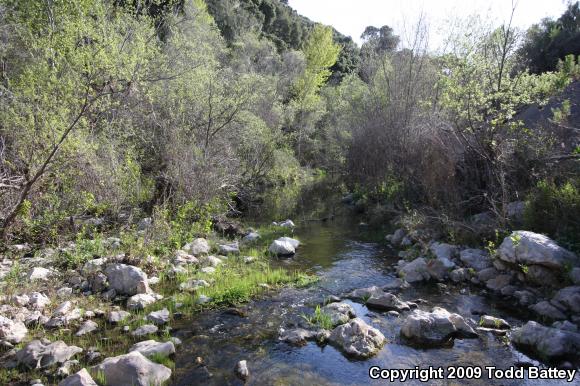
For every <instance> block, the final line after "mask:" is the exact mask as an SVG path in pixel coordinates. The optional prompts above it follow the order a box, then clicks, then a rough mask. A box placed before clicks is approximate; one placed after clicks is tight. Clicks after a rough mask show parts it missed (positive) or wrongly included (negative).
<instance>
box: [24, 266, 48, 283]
mask: <svg viewBox="0 0 580 386" xmlns="http://www.w3.org/2000/svg"><path fill="white" fill-rule="evenodd" d="M50 276H52V271H51V270H50V269H46V268H43V267H34V268H33V269H32V271H31V272H30V275H29V276H28V279H29V280H30V281H37V280H48V278H49V277H50Z"/></svg>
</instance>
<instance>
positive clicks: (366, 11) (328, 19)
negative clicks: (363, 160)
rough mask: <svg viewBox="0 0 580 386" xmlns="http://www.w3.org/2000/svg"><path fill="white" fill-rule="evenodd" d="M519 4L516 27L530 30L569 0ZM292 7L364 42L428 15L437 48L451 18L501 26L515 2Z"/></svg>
mask: <svg viewBox="0 0 580 386" xmlns="http://www.w3.org/2000/svg"><path fill="white" fill-rule="evenodd" d="M514 1H517V7H516V12H515V15H514V24H515V25H516V26H518V27H520V28H527V27H529V26H531V25H532V24H534V23H537V22H539V21H540V20H541V19H543V18H545V17H555V18H557V17H559V16H560V15H561V14H562V13H563V12H564V11H565V9H566V4H567V0H514ZM289 4H290V6H292V8H294V9H295V10H297V11H298V13H300V14H301V15H304V16H306V17H308V18H309V19H311V20H313V21H316V22H319V23H323V24H328V25H332V26H333V27H334V28H336V29H337V30H338V31H339V32H341V33H342V34H344V35H347V36H351V37H352V38H353V39H354V40H355V42H357V43H359V44H360V43H361V41H360V35H361V34H362V32H363V31H364V29H365V28H366V27H367V26H369V25H372V26H375V27H381V26H383V25H388V26H390V27H392V28H393V29H394V30H395V33H396V34H398V35H403V31H404V30H405V29H406V30H409V27H411V26H412V25H413V24H414V23H415V21H416V20H418V18H419V15H421V14H423V15H425V16H426V20H427V23H428V25H429V27H430V29H429V31H430V32H429V45H430V48H431V49H437V48H438V47H439V46H440V45H441V44H442V42H443V40H444V38H445V37H444V32H443V27H442V26H444V25H446V22H447V21H448V20H449V19H450V18H456V17H460V18H461V17H467V16H470V15H473V14H479V15H481V16H485V17H488V18H490V19H491V20H493V21H495V22H496V23H497V24H498V25H499V24H501V23H502V22H503V21H504V20H506V21H507V20H509V17H510V14H511V8H512V7H511V5H512V0H289Z"/></svg>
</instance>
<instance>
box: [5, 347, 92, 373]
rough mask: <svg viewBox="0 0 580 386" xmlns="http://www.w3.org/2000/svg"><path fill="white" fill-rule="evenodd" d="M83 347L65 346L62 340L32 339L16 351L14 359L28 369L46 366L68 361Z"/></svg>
mask: <svg viewBox="0 0 580 386" xmlns="http://www.w3.org/2000/svg"><path fill="white" fill-rule="evenodd" d="M82 351H83V349H82V348H80V347H77V346H67V344H66V343H64V342H63V341H60V340H59V341H56V342H54V343H50V342H48V343H43V342H41V341H40V340H33V341H32V342H30V343H28V344H27V345H26V346H24V348H22V349H21V350H19V351H18V352H16V360H17V361H18V363H19V364H20V365H22V366H25V367H28V368H30V369H39V368H47V367H50V366H52V365H55V364H62V363H64V362H66V361H68V360H69V359H70V358H72V357H73V356H75V355H76V354H78V353H80V352H82Z"/></svg>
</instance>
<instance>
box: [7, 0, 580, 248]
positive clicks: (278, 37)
mask: <svg viewBox="0 0 580 386" xmlns="http://www.w3.org/2000/svg"><path fill="white" fill-rule="evenodd" d="M578 20H579V19H578V4H575V5H571V6H570V8H569V9H568V10H567V11H566V13H565V14H564V15H563V16H562V17H561V18H560V19H558V20H557V21H543V22H542V24H541V25H540V26H534V27H532V29H531V30H530V31H528V33H527V35H526V37H525V39H524V40H523V41H522V39H521V38H520V36H521V35H520V34H519V33H518V31H516V30H515V29H514V28H513V27H512V26H511V24H506V25H503V26H498V27H494V28H491V29H490V28H488V27H486V25H485V24H484V23H483V22H481V21H479V20H468V21H465V22H464V24H463V25H461V26H460V28H455V29H454V31H456V33H455V34H450V38H449V42H448V44H447V47H448V49H447V50H446V51H445V52H440V53H432V52H429V51H428V50H427V31H426V29H425V26H424V25H422V24H421V23H419V24H418V25H417V27H416V28H415V33H414V34H413V35H412V36H410V37H407V38H406V39H401V38H400V37H399V36H397V35H396V33H395V31H393V30H392V29H391V28H389V27H388V26H383V27H381V28H376V27H369V28H367V29H366V31H365V32H364V34H363V36H362V38H363V39H364V41H365V43H364V44H363V46H362V47H361V48H360V49H359V48H357V47H356V46H355V45H354V43H353V42H352V40H351V39H350V38H347V37H344V36H342V35H340V34H339V33H337V32H336V31H334V30H333V29H332V28H330V27H324V26H321V25H318V24H314V23H313V22H311V21H309V20H307V19H305V18H303V17H301V16H299V15H297V14H296V12H295V11H293V10H292V9H291V8H290V7H289V6H288V5H287V4H285V3H284V2H281V1H276V0H239V1H238V0H227V1H217V0H208V1H206V2H204V1H203V0H183V1H169V0H167V1H153V0H151V1H147V2H137V1H136V2H130V1H112V0H82V1H74V2H73V1H64V0H63V1H54V2H36V1H14V0H1V1H0V39H1V42H2V43H1V46H0V50H1V51H0V67H1V73H0V83H1V85H0V87H1V88H0V99H1V102H0V106H1V107H0V116H1V117H0V178H1V181H0V197H1V202H0V218H2V224H3V225H2V233H3V236H4V237H5V238H12V239H22V240H32V241H38V242H55V241H58V240H59V238H61V237H63V235H67V234H69V233H74V232H71V231H75V230H77V229H78V228H77V222H76V221H75V220H76V219H79V218H82V217H83V216H98V217H103V216H105V217H107V218H108V219H110V220H111V221H112V223H114V222H115V221H117V220H121V219H123V218H125V219H126V218H127V215H129V216H135V217H140V216H141V215H143V213H156V214H158V215H160V214H163V215H164V216H165V217H166V218H167V219H170V218H174V217H179V216H181V220H183V217H186V218H187V219H188V220H193V221H194V222H197V223H201V224H202V225H201V226H200V229H205V228H204V227H205V221H207V216H208V213H209V214H218V213H221V214H223V213H232V212H236V211H237V210H238V209H240V208H242V207H243V206H240V204H245V203H247V202H248V201H250V200H251V198H252V197H253V195H254V193H255V192H256V191H259V190H263V189H264V188H266V187H268V186H272V185H275V184H282V183H288V182H291V181H294V180H298V179H300V178H301V176H303V174H304V173H305V172H306V171H308V170H313V169H317V170H320V171H323V172H325V173H327V174H333V175H335V176H338V177H339V178H340V179H341V180H342V181H344V182H345V184H346V186H348V187H349V188H350V190H353V191H354V192H355V199H356V200H357V201H358V202H359V203H362V204H363V205H365V204H367V205H368V204H372V203H379V204H381V205H385V204H388V205H389V206H391V208H392V209H395V210H398V211H408V210H410V208H411V207H417V206H422V207H429V208H433V209H435V210H436V213H439V214H440V213H445V218H448V217H450V218H454V219H462V218H464V217H465V216H466V215H471V214H475V213H478V212H482V211H486V210H491V211H492V213H493V214H494V216H495V217H496V218H497V219H499V223H500V225H501V224H503V223H504V221H505V219H506V217H507V207H508V204H509V203H510V202H511V201H514V200H521V199H524V198H525V197H529V204H528V211H532V212H533V210H532V208H544V207H549V208H551V209H550V210H549V213H551V215H552V216H556V213H566V214H568V215H567V216H566V219H567V223H566V225H565V226H562V224H561V223H559V222H558V221H555V220H556V217H554V221H550V222H546V223H544V224H543V226H544V228H543V229H540V230H541V231H543V232H547V233H550V234H552V235H553V236H556V237H559V238H563V239H568V240H569V239H570V238H572V239H573V238H574V237H570V235H574V234H575V235H578V234H580V232H578V230H579V225H578V218H580V217H579V216H578V213H579V211H580V209H579V207H578V201H579V200H578V197H579V195H580V194H579V192H578V189H580V186H579V185H580V184H579V181H578V169H577V168H578V153H579V151H578V148H577V147H575V146H577V142H576V144H575V145H574V140H573V139H571V135H570V134H569V132H565V133H563V132H562V131H561V130H560V131H558V130H555V128H561V127H562V126H564V127H567V126H569V125H568V123H567V119H568V116H569V115H570V106H569V102H568V105H567V104H566V103H562V104H561V106H560V107H557V108H555V109H554V110H553V114H552V115H553V117H552V118H551V119H550V120H549V121H548V122H546V124H545V125H540V126H538V127H535V128H531V127H528V126H527V125H525V124H524V123H523V121H522V120H520V119H519V117H518V114H519V113H520V112H521V111H522V110H523V109H524V108H525V107H526V106H529V105H539V106H542V105H544V104H546V103H547V101H548V100H549V98H550V97H552V96H553V95H556V94H558V93H559V92H561V91H562V90H564V89H565V88H566V87H567V86H568V85H569V84H570V83H571V82H574V81H576V80H577V79H578V77H579V75H580V67H579V65H578V63H577V58H576V57H575V56H574V55H571V56H566V55H568V54H575V55H577V54H578V47H576V46H575V45H577V43H578V41H579V40H580V39H578V31H579V28H578V25H579V24H578ZM536 54H541V57H539V56H537V55H536ZM522 58H523V59H522ZM522 63H524V64H525V66H523V65H522ZM558 63H559V64H558ZM566 106H568V107H566ZM572 126H573V125H572ZM576 131H577V129H576ZM564 142H565V143H572V145H571V146H561V144H562V143H564ZM236 204H237V205H238V206H237V207H236ZM554 206H557V207H558V209H557V210H552V209H553V207H554ZM183 208H186V209H183ZM538 210H539V209H538ZM534 213H535V214H536V215H535V216H534ZM537 217H538V215H537V212H533V213H530V214H529V215H528V216H527V218H528V219H529V221H530V223H531V224H534V223H537V222H538V220H537ZM548 224H554V225H553V226H548ZM574 242H575V241H574V240H571V243H574Z"/></svg>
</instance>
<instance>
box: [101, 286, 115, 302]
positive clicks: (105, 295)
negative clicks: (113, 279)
mask: <svg viewBox="0 0 580 386" xmlns="http://www.w3.org/2000/svg"><path fill="white" fill-rule="evenodd" d="M101 296H102V297H103V299H104V300H108V301H112V300H113V299H115V297H116V296H117V291H115V289H114V288H110V289H109V290H107V291H105V292H103V293H102V294H101Z"/></svg>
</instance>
